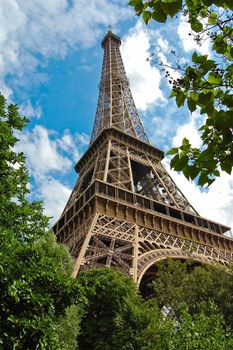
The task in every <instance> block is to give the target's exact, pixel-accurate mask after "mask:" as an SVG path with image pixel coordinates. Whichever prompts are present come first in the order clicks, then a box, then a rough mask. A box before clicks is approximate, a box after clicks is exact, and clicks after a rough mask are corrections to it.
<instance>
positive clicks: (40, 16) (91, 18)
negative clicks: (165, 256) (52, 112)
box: [0, 0, 130, 98]
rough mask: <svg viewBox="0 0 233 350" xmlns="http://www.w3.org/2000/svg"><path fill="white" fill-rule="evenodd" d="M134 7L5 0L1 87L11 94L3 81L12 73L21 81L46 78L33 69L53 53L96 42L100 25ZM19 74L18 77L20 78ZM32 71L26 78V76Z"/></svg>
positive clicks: (103, 1) (0, 12) (102, 1)
mask: <svg viewBox="0 0 233 350" xmlns="http://www.w3.org/2000/svg"><path fill="white" fill-rule="evenodd" d="M129 13H130V11H129V8H127V7H122V6H121V4H119V3H118V2H116V1H109V0H99V1H98V2H97V1H95V0H90V1H88V4H87V2H86V1H85V0H79V1H74V2H73V1H72V2H71V1H69V0H56V1H55V0H54V1H50V0H34V1H30V0H24V1H20V0H4V1H1V4H0V18H1V22H0V88H1V89H2V92H3V93H4V95H6V97H7V98H9V97H10V95H11V93H12V90H11V87H9V86H8V85H7V83H6V81H5V78H6V76H7V75H9V74H10V75H14V79H17V80H18V82H20V83H21V84H31V83H32V80H33V79H34V80H35V81H36V82H38V81H39V82H40V79H44V77H43V76H41V75H40V74H35V73H36V70H37V68H38V66H40V65H43V64H46V59H48V58H51V57H64V56H65V55H66V54H67V52H68V50H69V49H71V48H72V49H80V47H90V46H92V45H93V44H94V43H95V41H96V39H97V38H99V36H100V34H102V29H101V26H107V25H108V24H109V23H111V24H112V25H113V26H115V25H116V24H117V23H118V22H119V21H120V20H123V19H125V18H126V17H127V16H128V15H129ZM16 77H17V78H16ZM27 77H28V78H27Z"/></svg>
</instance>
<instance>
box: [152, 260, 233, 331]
mask: <svg viewBox="0 0 233 350" xmlns="http://www.w3.org/2000/svg"><path fill="white" fill-rule="evenodd" d="M156 267H157V272H156V276H155V279H154V281H153V282H152V285H153V290H154V299H155V301H156V303H157V304H158V306H159V307H160V308H162V307H163V306H166V308H167V310H170V312H171V313H172V314H173V315H174V316H175V317H176V318H178V319H179V318H180V305H181V304H182V303H185V304H186V305H187V306H188V309H189V312H190V313H191V314H198V313H201V312H203V313H205V314H206V315H207V316H208V313H209V309H210V307H209V306H210V303H214V305H215V306H216V307H217V308H218V310H219V311H220V313H221V314H222V315H223V317H224V320H225V322H226V324H228V325H229V326H232V325H233V313H232V309H233V279H232V272H231V268H230V267H229V269H228V270H227V271H226V269H225V268H224V267H220V266H218V267H217V266H209V265H201V266H198V265H195V264H194V263H193V262H192V261H189V262H181V261H173V260H166V261H165V262H160V263H158V264H156Z"/></svg>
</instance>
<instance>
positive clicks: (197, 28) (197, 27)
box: [190, 17, 203, 33]
mask: <svg viewBox="0 0 233 350" xmlns="http://www.w3.org/2000/svg"><path fill="white" fill-rule="evenodd" d="M190 24H191V28H192V30H194V32H196V33H200V32H201V31H202V30H203V24H202V23H201V22H200V21H198V19H197V18H196V17H195V18H194V19H191V20H190Z"/></svg>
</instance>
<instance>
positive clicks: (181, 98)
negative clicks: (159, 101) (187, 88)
mask: <svg viewBox="0 0 233 350" xmlns="http://www.w3.org/2000/svg"><path fill="white" fill-rule="evenodd" d="M185 99H186V95H185V94H184V93H183V91H181V90H179V91H178V92H177V95H176V104H177V106H178V107H181V106H183V105H184V101H185Z"/></svg>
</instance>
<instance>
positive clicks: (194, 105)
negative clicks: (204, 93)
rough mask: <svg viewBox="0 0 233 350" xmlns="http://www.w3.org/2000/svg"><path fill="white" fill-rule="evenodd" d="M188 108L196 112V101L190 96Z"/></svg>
mask: <svg viewBox="0 0 233 350" xmlns="http://www.w3.org/2000/svg"><path fill="white" fill-rule="evenodd" d="M188 108H189V110H190V112H194V111H195V110H196V102H195V101H194V100H193V99H192V98H188Z"/></svg>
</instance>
